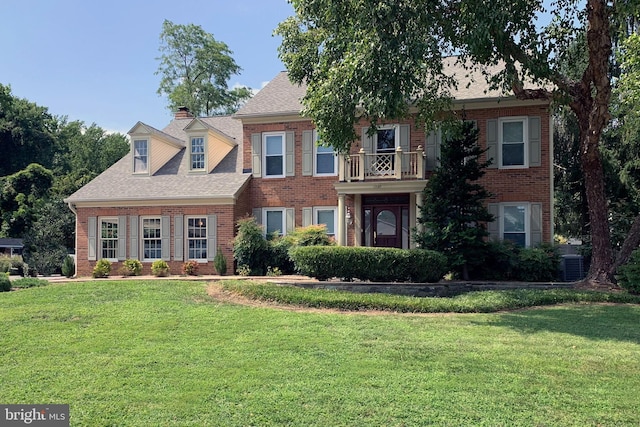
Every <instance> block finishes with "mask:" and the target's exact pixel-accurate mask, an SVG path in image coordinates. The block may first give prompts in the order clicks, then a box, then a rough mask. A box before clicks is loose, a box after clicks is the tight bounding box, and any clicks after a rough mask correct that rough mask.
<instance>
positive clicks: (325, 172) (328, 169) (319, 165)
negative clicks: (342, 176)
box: [313, 131, 338, 176]
mask: <svg viewBox="0 0 640 427" xmlns="http://www.w3.org/2000/svg"><path fill="white" fill-rule="evenodd" d="M313 134H314V139H315V144H314V145H313V158H314V165H313V167H314V171H313V173H314V175H316V176H329V175H336V173H337V171H338V156H336V153H335V151H334V149H333V147H324V146H322V145H320V141H319V140H318V132H317V131H313Z"/></svg>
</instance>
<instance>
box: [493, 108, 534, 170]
mask: <svg viewBox="0 0 640 427" xmlns="http://www.w3.org/2000/svg"><path fill="white" fill-rule="evenodd" d="M498 132H499V140H500V167H502V168H526V167H529V148H528V141H527V135H528V129H527V118H526V117H505V118H502V119H500V120H499V130H498Z"/></svg>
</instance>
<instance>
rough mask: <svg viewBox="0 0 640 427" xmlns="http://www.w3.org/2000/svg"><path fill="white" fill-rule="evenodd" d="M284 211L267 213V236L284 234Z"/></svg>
mask: <svg viewBox="0 0 640 427" xmlns="http://www.w3.org/2000/svg"><path fill="white" fill-rule="evenodd" d="M282 219H283V215H282V211H267V230H266V231H267V234H271V233H273V232H276V231H277V232H278V233H279V234H282V231H283V227H282Z"/></svg>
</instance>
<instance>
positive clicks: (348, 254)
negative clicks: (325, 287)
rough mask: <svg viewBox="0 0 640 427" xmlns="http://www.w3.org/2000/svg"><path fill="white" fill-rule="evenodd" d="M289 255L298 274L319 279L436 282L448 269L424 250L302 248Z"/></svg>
mask: <svg viewBox="0 0 640 427" xmlns="http://www.w3.org/2000/svg"><path fill="white" fill-rule="evenodd" d="M290 254H291V258H292V259H293V261H294V263H295V266H296V270H297V271H298V272H300V273H301V274H304V275H307V276H311V277H315V278H317V279H318V280H327V279H330V278H332V277H338V278H341V279H343V280H347V281H351V280H353V279H360V280H370V281H374V282H394V281H413V282H437V281H439V280H440V279H441V278H442V277H443V276H444V274H445V273H446V269H447V267H446V266H447V259H446V257H445V256H444V255H442V254H440V253H438V252H435V251H429V250H423V249H412V250H406V249H395V248H369V247H346V246H306V247H305V246H302V247H297V248H294V249H292V250H291V252H290Z"/></svg>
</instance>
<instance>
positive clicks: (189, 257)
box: [184, 215, 211, 262]
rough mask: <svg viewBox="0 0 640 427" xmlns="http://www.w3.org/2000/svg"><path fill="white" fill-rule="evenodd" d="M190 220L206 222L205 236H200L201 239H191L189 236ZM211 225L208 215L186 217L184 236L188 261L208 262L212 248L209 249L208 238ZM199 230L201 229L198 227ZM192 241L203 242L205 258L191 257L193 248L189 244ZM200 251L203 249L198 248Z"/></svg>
mask: <svg viewBox="0 0 640 427" xmlns="http://www.w3.org/2000/svg"><path fill="white" fill-rule="evenodd" d="M190 220H194V221H197V220H203V221H204V235H203V236H200V237H191V236H190V235H189V228H190V225H189V222H190ZM195 225H196V226H197V225H198V224H197V223H196V224H195ZM208 227H209V223H208V219H207V216H206V215H191V216H186V217H185V221H184V228H185V230H184V235H185V248H184V251H185V254H186V255H187V259H188V260H193V261H197V262H207V255H208V254H209V250H210V249H211V248H208V247H207V236H208V231H209V228H208ZM198 228H201V226H200V227H198ZM191 241H201V242H204V251H205V256H204V258H196V257H192V256H191V248H190V247H189V242H191ZM198 249H203V248H198Z"/></svg>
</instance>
